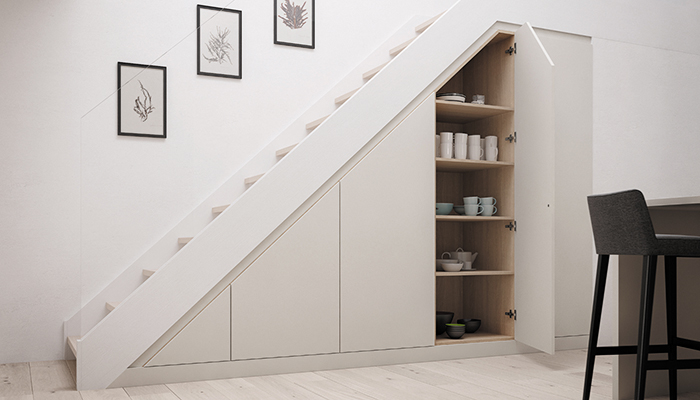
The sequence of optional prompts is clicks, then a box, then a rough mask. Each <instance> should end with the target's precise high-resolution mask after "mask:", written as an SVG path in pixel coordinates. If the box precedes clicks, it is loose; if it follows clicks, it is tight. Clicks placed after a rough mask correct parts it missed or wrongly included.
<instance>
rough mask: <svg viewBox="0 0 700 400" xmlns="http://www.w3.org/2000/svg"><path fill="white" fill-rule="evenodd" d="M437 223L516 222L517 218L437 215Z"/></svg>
mask: <svg viewBox="0 0 700 400" xmlns="http://www.w3.org/2000/svg"><path fill="white" fill-rule="evenodd" d="M435 220H436V221H444V222H488V221H515V218H513V217H509V216H498V215H496V216H493V217H480V216H478V215H477V216H476V217H473V216H468V215H436V216H435Z"/></svg>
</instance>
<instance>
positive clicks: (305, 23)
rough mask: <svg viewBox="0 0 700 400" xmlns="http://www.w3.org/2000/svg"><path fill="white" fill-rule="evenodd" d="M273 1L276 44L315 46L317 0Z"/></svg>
mask: <svg viewBox="0 0 700 400" xmlns="http://www.w3.org/2000/svg"><path fill="white" fill-rule="evenodd" d="M273 1H274V3H275V13H274V16H275V44H283V45H286V46H296V47H306V48H309V49H313V48H315V47H316V43H315V40H316V39H315V36H316V28H315V13H316V10H315V3H314V2H315V0H294V1H292V0H273Z"/></svg>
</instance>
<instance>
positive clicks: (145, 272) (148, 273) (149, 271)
mask: <svg viewBox="0 0 700 400" xmlns="http://www.w3.org/2000/svg"><path fill="white" fill-rule="evenodd" d="M141 272H142V273H143V276H145V277H150V276H151V275H153V274H155V273H156V270H155V269H144V270H143V271H141Z"/></svg>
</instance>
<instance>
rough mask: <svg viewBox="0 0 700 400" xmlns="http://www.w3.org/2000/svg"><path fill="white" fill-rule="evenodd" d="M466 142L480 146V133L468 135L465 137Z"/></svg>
mask: <svg viewBox="0 0 700 400" xmlns="http://www.w3.org/2000/svg"><path fill="white" fill-rule="evenodd" d="M467 144H469V145H470V146H480V145H481V136H480V135H469V136H468V137H467Z"/></svg>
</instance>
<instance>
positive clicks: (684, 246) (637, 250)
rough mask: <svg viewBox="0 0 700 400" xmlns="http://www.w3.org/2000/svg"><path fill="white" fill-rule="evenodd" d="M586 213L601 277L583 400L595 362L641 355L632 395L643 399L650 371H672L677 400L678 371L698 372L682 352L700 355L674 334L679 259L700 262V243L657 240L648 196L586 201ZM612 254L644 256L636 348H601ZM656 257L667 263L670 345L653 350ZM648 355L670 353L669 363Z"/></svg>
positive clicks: (697, 346) (634, 193) (632, 193)
mask: <svg viewBox="0 0 700 400" xmlns="http://www.w3.org/2000/svg"><path fill="white" fill-rule="evenodd" d="M588 210H589V212H590V215H591V225H592V226H593V238H594V240H595V247H596V253H598V271H597V275H596V282H595V291H594V294H593V316H592V317H591V333H590V336H589V338H588V356H587V358H586V377H585V381H584V386H583V399H584V400H588V399H589V398H590V395H591V384H592V382H593V366H594V364H595V357H596V356H600V355H622V354H637V369H636V378H635V389H634V398H635V399H636V400H641V399H643V398H644V389H645V385H646V376H647V371H650V370H668V381H669V393H670V398H671V399H676V398H677V386H678V374H677V371H678V370H679V369H695V368H700V359H697V360H678V359H677V347H678V346H680V347H685V348H689V349H693V350H699V351H700V342H698V341H695V340H689V339H683V338H679V337H678V336H677V333H676V324H677V320H676V317H677V315H676V314H677V312H676V258H677V257H700V237H698V236H684V235H657V234H656V233H655V232H654V226H653V225H652V223H651V217H650V216H649V209H648V208H647V205H646V201H645V200H644V195H643V194H642V192H640V191H639V190H628V191H624V192H617V193H610V194H602V195H594V196H588ZM612 254H616V255H641V256H644V262H643V265H642V298H641V306H640V314H639V336H638V339H637V340H638V342H637V346H606V347H601V346H598V332H599V331H600V316H601V312H602V310H603V295H604V293H605V280H606V277H607V274H608V261H609V260H610V255H612ZM658 256H664V262H665V268H664V271H665V278H666V279H665V280H666V331H667V335H668V344H666V345H657V346H650V345H649V336H650V333H651V312H652V306H653V304H654V283H655V279H656V261H657V258H658ZM649 353H666V354H668V360H663V361H650V360H649Z"/></svg>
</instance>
